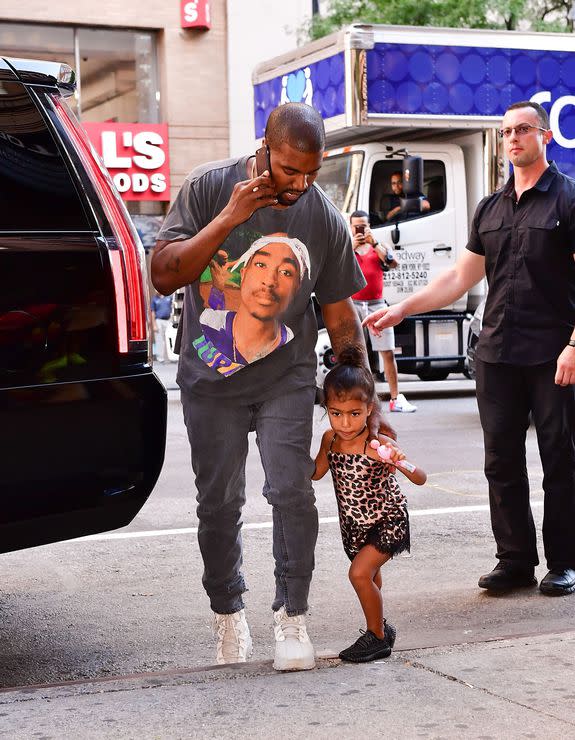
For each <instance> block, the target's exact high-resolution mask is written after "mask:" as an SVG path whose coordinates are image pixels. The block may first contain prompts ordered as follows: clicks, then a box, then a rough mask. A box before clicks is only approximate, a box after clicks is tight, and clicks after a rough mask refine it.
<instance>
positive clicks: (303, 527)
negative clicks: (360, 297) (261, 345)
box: [182, 388, 318, 616]
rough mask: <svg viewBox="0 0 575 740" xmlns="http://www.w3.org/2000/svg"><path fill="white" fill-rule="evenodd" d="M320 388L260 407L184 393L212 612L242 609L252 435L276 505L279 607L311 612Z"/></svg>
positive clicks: (205, 582) (269, 497) (267, 491)
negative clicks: (313, 453)
mask: <svg viewBox="0 0 575 740" xmlns="http://www.w3.org/2000/svg"><path fill="white" fill-rule="evenodd" d="M314 399H315V388H304V389H302V390H298V391H295V392H292V393H286V394H284V395H281V396H278V397H276V398H274V399H271V400H268V401H264V402H262V403H257V404H241V403H239V402H237V401H236V402H230V401H219V400H217V399H213V398H203V397H199V396H195V395H193V394H190V393H185V392H184V391H182V405H183V408H184V420H185V422H186V428H187V430H188V438H189V440H190V447H191V451H192V467H193V470H194V473H195V476H196V487H197V490H198V494H197V501H198V507H197V514H198V519H199V526H198V542H199V546H200V551H201V554H202V558H203V561H204V575H203V578H202V583H203V585H204V588H205V589H206V592H207V594H208V596H209V599H210V605H211V608H212V609H213V611H215V612H217V613H218V614H232V613H234V612H237V611H239V610H240V609H242V608H243V606H244V602H243V599H242V594H243V592H244V591H246V585H245V582H244V578H243V575H242V572H241V565H242V536H241V527H242V520H241V511H242V507H243V505H244V503H245V500H246V492H245V484H246V478H245V464H246V457H247V453H248V433H249V432H250V431H255V433H256V440H257V444H258V448H259V452H260V458H261V461H262V465H263V469H264V473H265V483H264V489H263V494H264V496H265V497H266V499H267V500H268V503H269V504H271V506H272V517H273V556H274V560H275V570H274V575H275V582H276V593H275V599H274V601H273V604H272V608H273V609H274V610H277V609H279V608H280V607H281V606H284V605H285V608H286V611H287V613H288V615H290V616H295V615H297V614H304V613H305V612H306V611H307V607H308V603H307V599H308V592H309V586H310V582H311V576H312V571H313V568H314V550H315V544H316V540H317V533H318V516H317V510H316V507H315V496H314V492H313V488H312V485H311V480H310V479H311V475H312V473H313V469H314V464H313V461H312V460H311V458H310V444H311V436H312V423H313V405H314Z"/></svg>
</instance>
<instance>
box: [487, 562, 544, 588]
mask: <svg viewBox="0 0 575 740" xmlns="http://www.w3.org/2000/svg"><path fill="white" fill-rule="evenodd" d="M478 585H479V588H487V589H489V590H490V591H509V590H510V589H512V588H525V587H528V586H536V585H537V579H536V578H535V576H534V568H529V567H527V568H521V567H514V566H510V565H507V564H506V563H497V565H496V566H495V568H493V570H492V571H491V573H487V574H486V575H484V576H481V578H480V579H479V584H478Z"/></svg>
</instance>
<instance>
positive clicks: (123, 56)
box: [0, 23, 165, 226]
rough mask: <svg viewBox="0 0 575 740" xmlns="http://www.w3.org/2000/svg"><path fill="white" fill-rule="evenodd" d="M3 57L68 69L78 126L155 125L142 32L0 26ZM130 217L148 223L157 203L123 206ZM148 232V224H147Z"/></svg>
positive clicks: (152, 61)
mask: <svg viewBox="0 0 575 740" xmlns="http://www.w3.org/2000/svg"><path fill="white" fill-rule="evenodd" d="M0 49H2V54H3V55H4V56H8V57H10V56H12V57H19V58H23V59H44V60H48V61H56V62H64V63H65V64H69V65H70V66H71V67H72V68H73V69H74V70H75V71H76V74H77V89H76V95H75V97H74V98H69V99H68V104H69V105H70V106H71V107H72V109H73V110H74V112H75V113H76V115H77V116H78V117H79V118H80V120H81V121H82V123H103V122H105V123H112V122H114V123H158V122H159V120H160V114H159V90H158V75H157V62H156V37H155V34H154V33H150V32H147V31H130V30H113V29H108V28H78V27H69V26H56V25H47V24H31V23H30V24H28V23H3V24H0ZM127 207H128V210H129V211H130V213H132V214H141V215H142V219H141V220H142V222H146V224H147V222H148V221H149V222H150V223H154V224H155V221H156V220H158V218H157V217H159V216H161V215H162V214H163V212H164V209H165V206H164V205H163V204H162V203H159V202H147V201H145V200H142V201H137V202H128V203H127ZM148 226H149V224H148Z"/></svg>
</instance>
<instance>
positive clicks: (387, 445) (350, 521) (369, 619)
mask: <svg viewBox="0 0 575 740" xmlns="http://www.w3.org/2000/svg"><path fill="white" fill-rule="evenodd" d="M362 360H363V358H362V353H361V350H360V349H359V348H351V349H348V350H345V351H344V352H342V353H341V354H340V359H339V363H338V364H337V365H336V366H335V367H334V368H333V369H332V370H331V371H330V372H329V373H328V374H327V375H326V377H325V381H324V394H325V400H324V405H325V407H326V409H327V413H328V415H329V421H330V424H331V429H328V430H327V431H326V432H325V434H324V435H323V437H322V441H321V447H320V450H319V452H318V455H317V457H316V460H315V472H314V474H313V476H312V477H313V480H319V479H320V478H322V477H323V476H324V475H325V474H326V473H327V471H328V469H329V470H331V475H332V478H333V485H334V488H335V494H336V498H337V506H338V510H339V522H340V527H341V536H342V539H343V547H344V550H345V552H346V554H347V556H348V557H349V559H350V560H351V561H352V562H351V567H350V569H349V579H350V581H351V583H352V585H353V587H354V589H355V591H356V593H357V596H358V598H359V601H360V603H361V607H362V609H363V613H364V614H365V621H366V625H367V629H366V631H365V632H364V633H363V634H362V635H361V637H360V638H359V639H358V640H357V641H356V642H355V643H354V644H353V645H351V646H350V647H348V648H346V649H345V650H342V651H341V653H340V654H339V657H340V658H341V659H342V660H348V661H351V662H352V663H364V662H367V661H369V660H375V659H377V658H387V657H388V656H389V655H390V653H391V649H392V648H393V645H394V643H395V634H396V631H395V627H393V626H392V625H391V624H388V623H387V622H386V620H385V619H384V617H383V601H382V598H381V591H380V589H381V573H380V568H381V566H382V565H383V564H384V563H386V562H387V561H388V560H389V559H390V558H391V557H393V556H394V555H395V554H396V553H399V552H402V551H403V550H409V520H408V516H407V506H406V501H405V496H403V494H402V493H401V491H400V490H399V486H398V484H397V481H396V479H395V470H396V469H398V470H401V472H402V473H403V474H404V475H405V476H407V478H409V480H411V481H412V482H413V483H416V484H417V485H423V484H424V483H425V481H426V479H427V476H426V474H425V473H424V472H423V470H421V469H420V468H417V467H414V466H413V465H411V464H410V463H407V464H406V465H405V467H402V462H401V461H404V460H405V455H404V454H403V452H401V450H400V449H399V448H398V447H397V446H396V444H395V442H394V441H393V440H392V439H390V438H389V437H385V436H384V435H379V443H380V445H381V444H383V445H384V447H383V449H380V450H379V453H382V452H383V454H384V455H385V457H386V458H387V461H386V462H384V461H383V459H382V457H381V456H380V454H378V451H376V450H375V449H374V448H373V447H372V446H371V445H370V444H369V438H368V437H369V435H368V430H367V426H366V424H367V418H368V416H369V415H370V413H371V410H372V408H373V399H374V398H375V387H374V382H373V377H372V375H371V373H370V372H369V370H367V369H366V368H365V367H364V365H363V364H362ZM388 456H389V457H388Z"/></svg>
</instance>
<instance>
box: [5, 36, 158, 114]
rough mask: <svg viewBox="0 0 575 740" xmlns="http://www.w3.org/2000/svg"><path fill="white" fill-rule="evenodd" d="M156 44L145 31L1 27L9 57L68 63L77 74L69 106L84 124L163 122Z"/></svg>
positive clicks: (6, 52)
mask: <svg viewBox="0 0 575 740" xmlns="http://www.w3.org/2000/svg"><path fill="white" fill-rule="evenodd" d="M155 41H156V40H155V34H153V33H149V32H145V31H116V30H109V29H93V28H71V27H65V26H49V25H40V24H27V23H3V24H0V49H2V54H3V55H4V56H8V57H10V56H13V57H19V58H22V59H45V60H48V61H56V62H65V63H66V64H69V65H70V66H71V67H72V68H73V69H75V70H76V73H77V80H78V87H77V92H76V98H75V101H72V100H70V101H69V102H70V103H72V106H73V107H75V112H76V114H77V115H78V116H79V118H80V119H81V120H82V121H83V122H84V121H121V122H123V123H138V122H142V123H158V121H159V92H158V83H157V71H156V70H157V64H156V48H155ZM74 103H75V105H74Z"/></svg>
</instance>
